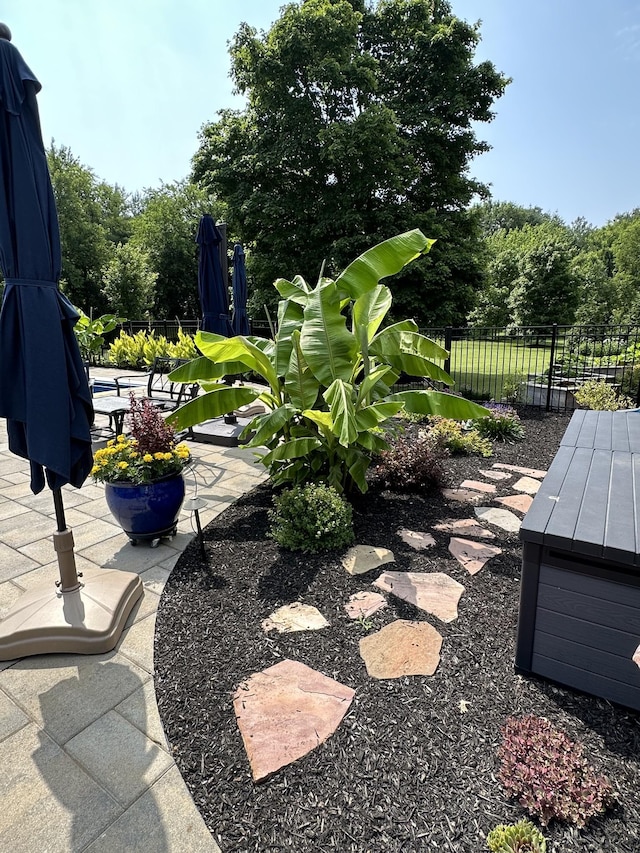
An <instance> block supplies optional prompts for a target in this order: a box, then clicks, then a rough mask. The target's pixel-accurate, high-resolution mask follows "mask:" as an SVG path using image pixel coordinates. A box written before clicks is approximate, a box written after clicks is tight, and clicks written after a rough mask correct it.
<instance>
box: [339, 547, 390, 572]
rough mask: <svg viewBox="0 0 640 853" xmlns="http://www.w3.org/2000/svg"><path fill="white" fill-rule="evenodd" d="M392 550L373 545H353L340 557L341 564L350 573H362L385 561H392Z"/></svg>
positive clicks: (376, 567)
mask: <svg viewBox="0 0 640 853" xmlns="http://www.w3.org/2000/svg"><path fill="white" fill-rule="evenodd" d="M394 562H395V557H394V556H393V551H389V549H388V548H376V547H375V546H374V545H354V546H353V548H349V550H348V551H347V553H346V554H345V555H344V557H343V558H342V565H343V566H344V568H345V569H346V571H347V572H349V574H350V575H363V574H365V573H366V572H371V571H373V569H379V568H380V566H382V565H384V564H385V563H394Z"/></svg>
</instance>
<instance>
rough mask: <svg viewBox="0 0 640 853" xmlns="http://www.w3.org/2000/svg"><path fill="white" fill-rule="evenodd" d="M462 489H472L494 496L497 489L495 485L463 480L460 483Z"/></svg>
mask: <svg viewBox="0 0 640 853" xmlns="http://www.w3.org/2000/svg"><path fill="white" fill-rule="evenodd" d="M460 488H461V489H472V490H473V491H475V492H487V493H488V494H494V492H495V490H496V487H495V486H494V485H493V483H483V482H482V481H480V480H463V481H462V483H460Z"/></svg>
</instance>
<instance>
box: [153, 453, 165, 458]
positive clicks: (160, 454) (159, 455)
mask: <svg viewBox="0 0 640 853" xmlns="http://www.w3.org/2000/svg"><path fill="white" fill-rule="evenodd" d="M153 458H154V459H164V453H160V452H158V453H154V454H153Z"/></svg>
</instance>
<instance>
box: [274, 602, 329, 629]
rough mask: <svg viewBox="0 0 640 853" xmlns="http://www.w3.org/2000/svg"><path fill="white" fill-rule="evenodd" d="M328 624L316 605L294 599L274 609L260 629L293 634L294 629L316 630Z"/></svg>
mask: <svg viewBox="0 0 640 853" xmlns="http://www.w3.org/2000/svg"><path fill="white" fill-rule="evenodd" d="M328 625H329V623H328V622H327V620H326V619H325V618H324V616H323V615H322V613H320V611H319V610H318V608H317V607H312V606H311V605H310V604H303V603H302V602H301V601H294V602H293V603H292V604H284V605H283V606H282V607H278V609H277V610H274V611H273V613H272V614H271V616H269V618H268V619H265V620H264V621H263V623H262V630H263V631H264V632H265V634H266V633H268V632H269V631H273V630H275V631H278V633H279V634H293V633H294V632H295V631H318V630H319V629H320V628H326V627H327V626H328Z"/></svg>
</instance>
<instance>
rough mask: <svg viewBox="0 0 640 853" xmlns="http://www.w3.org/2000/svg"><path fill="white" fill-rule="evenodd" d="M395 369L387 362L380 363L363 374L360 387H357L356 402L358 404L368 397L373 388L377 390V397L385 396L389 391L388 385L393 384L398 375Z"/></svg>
mask: <svg viewBox="0 0 640 853" xmlns="http://www.w3.org/2000/svg"><path fill="white" fill-rule="evenodd" d="M399 375H400V374H399V373H398V371H397V370H394V369H393V367H390V366H389V365H387V364H381V365H379V366H378V367H376V368H375V369H374V370H372V371H371V373H369V375H368V376H365V377H364V379H363V380H362V382H361V383H360V387H359V388H358V400H357V404H358V405H360V404H361V403H362V402H363V401H364V400H367V399H369V397H370V396H373V395H374V389H377V391H378V392H379V397H386V396H387V394H388V393H389V386H391V385H393V383H394V382H396V380H397V379H398V377H399Z"/></svg>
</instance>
